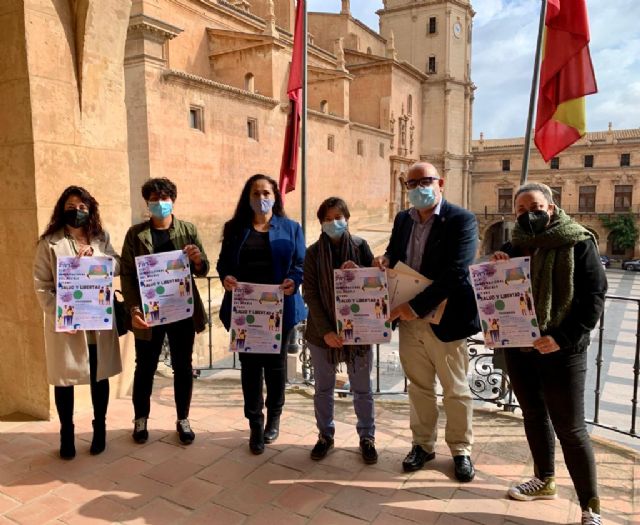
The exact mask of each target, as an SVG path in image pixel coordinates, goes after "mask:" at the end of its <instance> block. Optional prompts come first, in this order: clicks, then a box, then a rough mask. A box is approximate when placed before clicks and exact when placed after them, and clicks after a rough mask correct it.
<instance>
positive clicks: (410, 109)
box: [407, 95, 413, 115]
mask: <svg viewBox="0 0 640 525" xmlns="http://www.w3.org/2000/svg"><path fill="white" fill-rule="evenodd" d="M407 115H413V97H412V96H411V95H409V96H408V97H407Z"/></svg>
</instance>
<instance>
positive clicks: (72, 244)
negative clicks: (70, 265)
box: [33, 186, 122, 459]
mask: <svg viewBox="0 0 640 525" xmlns="http://www.w3.org/2000/svg"><path fill="white" fill-rule="evenodd" d="M74 255H75V256H77V257H84V256H92V255H94V256H105V255H107V256H110V257H112V258H113V262H114V267H113V270H114V275H118V273H119V271H120V257H119V256H118V254H117V253H116V252H115V250H114V249H113V247H112V246H111V242H110V240H109V234H108V233H107V232H106V231H105V230H103V228H102V223H101V222H100V213H99V211H98V202H97V201H96V200H95V199H94V198H93V197H92V196H91V194H90V193H89V192H88V191H87V190H85V189H84V188H81V187H80V186H69V187H68V188H67V189H66V190H64V191H63V192H62V195H60V197H59V198H58V202H57V203H56V205H55V207H54V209H53V214H52V215H51V220H50V221H49V225H48V226H47V228H46V229H45V231H44V233H43V234H42V235H41V236H40V241H39V242H38V247H37V250H36V257H35V261H34V266H33V279H34V285H35V290H36V295H37V297H38V301H39V302H40V306H41V307H42V309H43V310H44V318H45V351H46V357H47V375H48V379H49V383H50V384H52V385H54V396H55V402H56V409H57V410H58V417H59V418H60V457H62V458H64V459H71V458H73V457H74V456H75V455H76V448H75V439H74V424H73V404H74V389H73V386H74V385H81V384H87V383H88V384H90V385H91V401H92V403H93V439H92V441H91V448H90V452H91V454H100V453H101V452H102V451H103V450H104V449H105V439H106V416H107V405H108V402H109V377H111V376H114V375H116V374H119V373H120V372H121V370H122V364H121V361H120V345H119V340H118V332H117V331H116V327H115V323H114V326H113V328H112V329H111V330H87V331H72V332H56V331H55V322H56V286H57V283H56V276H57V260H58V257H63V256H74Z"/></svg>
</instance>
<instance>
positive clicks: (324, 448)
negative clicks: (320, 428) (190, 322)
mask: <svg viewBox="0 0 640 525" xmlns="http://www.w3.org/2000/svg"><path fill="white" fill-rule="evenodd" d="M332 448H333V439H332V438H330V437H324V436H319V437H318V441H317V443H316V445H315V447H313V450H312V451H311V459H313V460H314V461H319V460H321V459H323V458H324V457H325V456H326V455H327V454H328V453H329V451H330V450H331V449H332Z"/></svg>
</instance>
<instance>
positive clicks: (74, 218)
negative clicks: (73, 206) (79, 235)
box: [63, 210, 89, 228]
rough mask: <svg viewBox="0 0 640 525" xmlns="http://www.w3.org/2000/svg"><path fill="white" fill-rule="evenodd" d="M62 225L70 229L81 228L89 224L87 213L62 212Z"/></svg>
mask: <svg viewBox="0 0 640 525" xmlns="http://www.w3.org/2000/svg"><path fill="white" fill-rule="evenodd" d="M63 217H64V223H65V224H66V225H67V226H71V227H72V228H81V227H82V226H84V225H85V224H87V223H88V222H89V212H88V211H82V210H64V214H63Z"/></svg>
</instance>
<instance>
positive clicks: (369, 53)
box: [367, 47, 373, 55]
mask: <svg viewBox="0 0 640 525" xmlns="http://www.w3.org/2000/svg"><path fill="white" fill-rule="evenodd" d="M371 54H373V50H372V49H371V48H370V47H368V48H367V55H371Z"/></svg>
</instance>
